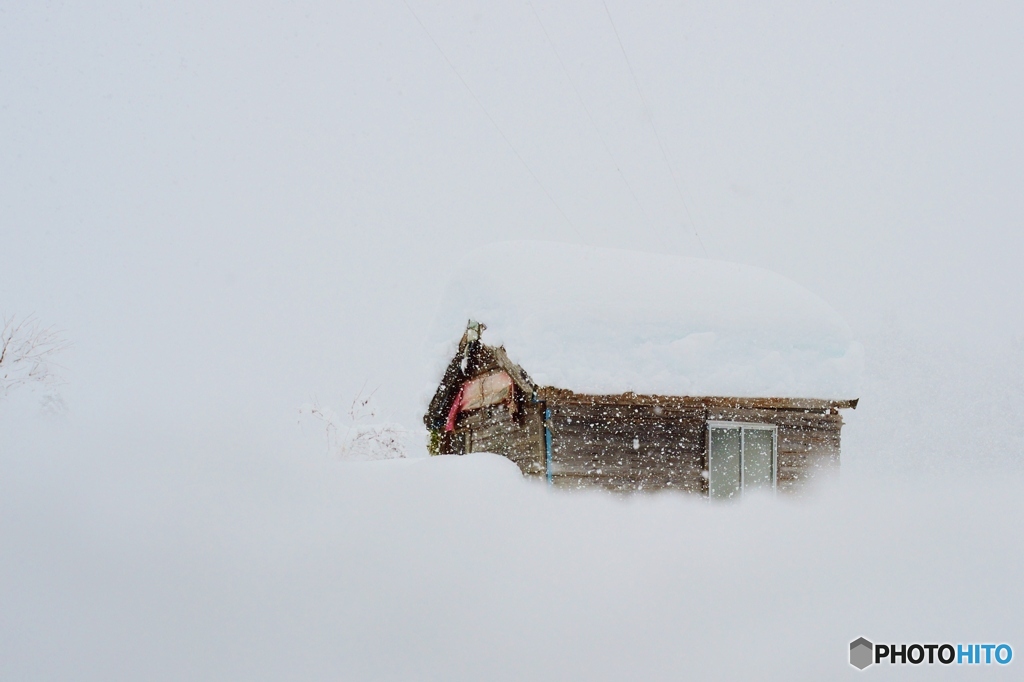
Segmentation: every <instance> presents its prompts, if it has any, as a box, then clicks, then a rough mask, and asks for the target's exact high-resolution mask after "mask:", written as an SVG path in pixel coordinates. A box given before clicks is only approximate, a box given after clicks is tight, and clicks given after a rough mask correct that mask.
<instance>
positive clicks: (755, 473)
mask: <svg viewBox="0 0 1024 682" xmlns="http://www.w3.org/2000/svg"><path fill="white" fill-rule="evenodd" d="M776 449H777V447H776V430H775V427H774V426H769V425H766V424H742V423H736V422H712V423H709V424H708V496H709V497H712V498H715V499H730V498H733V497H736V496H738V495H739V494H740V493H741V492H742V491H743V490H774V488H775V477H776V471H775V470H776V459H777V458H776Z"/></svg>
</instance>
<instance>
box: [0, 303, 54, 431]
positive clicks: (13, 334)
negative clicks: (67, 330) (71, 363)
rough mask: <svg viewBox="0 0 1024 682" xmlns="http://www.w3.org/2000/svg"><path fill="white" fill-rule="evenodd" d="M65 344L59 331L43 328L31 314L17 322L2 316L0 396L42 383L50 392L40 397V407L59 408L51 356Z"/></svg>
mask: <svg viewBox="0 0 1024 682" xmlns="http://www.w3.org/2000/svg"><path fill="white" fill-rule="evenodd" d="M67 346H68V343H67V341H66V340H65V339H64V337H63V335H62V334H61V332H59V331H58V330H56V329H54V328H53V327H43V326H42V325H41V324H39V322H38V321H37V320H36V319H35V318H34V317H26V318H24V319H22V320H20V321H19V320H18V319H17V318H15V317H7V318H4V320H3V328H2V329H0V398H3V397H5V396H6V395H7V394H8V393H10V392H11V391H13V390H14V389H16V388H20V387H22V386H31V385H35V386H45V387H47V388H49V389H51V392H50V393H48V394H47V395H46V396H44V398H43V407H44V409H45V410H46V411H49V412H59V411H61V410H62V409H63V401H61V399H60V396H58V395H57V394H56V393H55V392H54V390H53V389H55V387H56V386H58V385H60V383H61V381H60V376H59V374H58V372H57V370H58V368H59V366H58V365H57V364H56V362H55V360H54V356H56V355H57V354H58V353H60V352H61V351H62V350H64V349H65V348H67Z"/></svg>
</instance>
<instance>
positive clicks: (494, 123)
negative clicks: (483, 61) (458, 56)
mask: <svg viewBox="0 0 1024 682" xmlns="http://www.w3.org/2000/svg"><path fill="white" fill-rule="evenodd" d="M402 3H403V4H404V5H405V7H406V9H408V10H409V13H410V14H412V16H413V18H415V19H416V23H417V24H419V25H420V28H422V29H423V32H424V33H426V34H427V38H429V39H430V42H432V43H433V44H434V47H436V48H437V51H438V52H440V53H441V57H443V58H444V61H445V63H446V64H448V68H450V69H451V70H452V73H454V74H455V77H456V78H458V79H459V82H460V83H462V87H464V88H466V92H468V93H469V95H470V96H471V97H472V98H473V101H475V102H476V103H477V106H479V107H480V110H481V111H483V112H484V116H486V117H487V120H488V121H490V122H491V125H492V126H494V129H495V130H497V131H498V134H499V135H501V139H503V140H505V144H507V145H508V148H509V149H511V150H512V153H513V154H515V155H516V158H517V159H519V162H520V163H521V164H523V168H525V169H526V171H527V172H528V173H529V174H530V176H531V177H532V178H533V180H534V182H536V183H537V185H538V186H539V187H540V189H541V191H542V192H544V195H545V196H546V197H547V198H548V201H550V202H551V203H552V204H553V205H554V207H555V208H556V209H558V212H559V213H560V214H561V215H562V218H564V219H565V222H567V223H568V224H569V227H571V228H572V229H573V232H575V233H576V235H577V236H578V237H579V238H580V239H582V238H583V235H582V234H581V233H580V231H579V229H578V228H577V227H576V224H575V223H573V222H572V220H570V219H569V216H568V215H566V213H565V211H563V210H562V207H561V206H559V205H558V202H557V201H555V198H554V197H553V196H551V193H550V192H549V191H548V188H547V187H545V186H544V183H543V182H541V181H540V178H539V177H537V174H536V173H534V172H533V169H532V168H530V164H528V163H526V159H524V158H523V157H522V155H521V154H520V153H519V150H517V149H516V148H515V145H513V144H512V142H511V140H509V139H508V136H506V135H505V133H504V132H503V131H502V130H501V126H499V125H498V123H497V121H495V120H494V118H493V117H492V116H491V114H490V113H489V112H488V111H487V107H485V106H484V103H483V102H481V101H480V98H479V97H477V96H476V93H475V92H473V88H471V87H469V83H467V82H466V79H465V78H463V77H462V74H461V73H459V70H458V69H456V68H455V65H454V64H453V63H452V60H450V59H448V55H447V54H445V51H444V50H442V49H441V45H440V44H439V43H438V42H437V41H436V40H434V36H432V35H431V34H430V31H429V30H427V26H426V24H424V23H423V21H422V20H421V19H420V17H419V15H418V14H416V11H415V10H413V8H412V6H411V5H410V4H409V2H408V0H402Z"/></svg>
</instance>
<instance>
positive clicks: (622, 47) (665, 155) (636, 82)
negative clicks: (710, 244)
mask: <svg viewBox="0 0 1024 682" xmlns="http://www.w3.org/2000/svg"><path fill="white" fill-rule="evenodd" d="M601 3H602V4H603V5H604V11H605V14H607V15H608V23H610V24H611V25H612V31H614V32H615V40H617V41H618V43H619V49H620V50H622V56H623V58H624V59H625V60H626V67H627V68H628V69H629V75H630V76H632V77H633V85H635V86H636V91H637V92H638V93H640V101H641V102H642V103H643V105H644V113H645V114H646V115H647V121H648V122H649V123H650V124H651V130H653V131H654V137H655V139H656V140H657V141H658V148H659V149H661V156H662V158H664V159H665V165H666V166H668V172H669V175H671V176H672V183H673V184H674V185H675V188H676V193H677V194H678V195H679V200H680V201H681V202H682V204H683V210H684V211H686V217H687V219H688V220H689V221H690V225H692V226H693V235H694V236H695V237H696V238H697V243H699V244H700V249H701V251H703V252H704V257H705V258H707V257H708V250H707V249H706V248H704V240H703V239H701V238H700V233H699V232H698V231H697V223H696V222H694V220H693V216H692V215H690V207H689V206H687V205H686V197H684V196H683V190H682V188H681V187H680V186H679V178H677V177H676V171H675V168H673V167H672V162H671V161H669V158H668V152H666V151H665V144H664V143H663V142H662V141H661V135H659V134H658V127H657V126H656V125H654V117H653V116H651V108H650V107H649V106H648V105H647V98H646V97H644V91H643V89H642V88H641V87H640V81H639V80H638V79H637V77H636V72H635V71H634V70H633V64H632V63H630V61H629V55H628V54H626V47H625V45H623V44H622V38H621V37H620V36H619V29H617V28H616V27H615V20H614V19H612V13H611V10H609V9H608V2H607V0H601Z"/></svg>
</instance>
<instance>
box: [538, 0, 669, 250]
mask: <svg viewBox="0 0 1024 682" xmlns="http://www.w3.org/2000/svg"><path fill="white" fill-rule="evenodd" d="M526 4H527V5H528V6H529V8H530V11H532V12H533V16H534V17H536V19H537V23H538V24H540V30H541V31H543V32H544V37H545V38H546V39H547V41H548V45H549V46H550V47H551V51H552V52H554V53H555V58H556V59H558V64H559V66H561V67H562V73H564V74H565V79H566V80H567V81H569V85H571V86H572V89H573V92H575V93H576V98H577V99H578V100H579V101H580V106H582V107H583V111H584V112H586V114H587V119H588V120H589V121H590V125H591V126H593V127H594V132H596V133H597V138H598V139H599V140H601V144H602V145H603V146H604V150H605V151H606V152H607V153H608V158H610V159H611V161H612V165H613V166H615V170H616V171H617V172H618V174H619V177H620V178H622V182H623V184H625V185H626V189H628V190H629V193H630V195H631V196H632V197H633V201H635V202H636V206H637V208H639V209H640V214H641V215H642V216H643V217H644V220H645V221H646V222H647V225H648V227H650V228H651V230H652V231H654V230H655V227H654V223H653V222H652V221H651V219H650V216H648V215H647V211H645V210H644V207H643V204H642V203H640V198H639V197H638V196H637V194H636V192H635V191H634V190H633V186H632V185H631V184H630V183H629V180H627V179H626V175H625V174H624V173H623V172H622V168H621V167H619V162H618V161H617V160H616V158H615V155H614V154H612V150H611V147H609V146H608V142H607V141H606V140H605V138H604V135H602V134H601V128H600V127H598V125H597V122H596V121H594V117H593V115H592V114H591V113H590V108H589V107H587V103H586V102H585V101H584V100H583V95H582V94H581V93H580V90H579V88H578V87H576V82H575V81H574V80H573V79H572V76H570V75H569V69H568V68H566V66H565V62H564V61H563V60H562V55H561V54H559V52H558V48H557V47H555V43H554V41H553V40H552V39H551V35H550V34H549V33H548V29H547V28H546V27H545V26H544V22H543V21H542V20H541V18H540V14H538V13H537V8H536V7H534V6H533V3H532V2H527V3H526ZM658 236H659V237H661V236H662V235H661V234H660V233H659V234H658ZM660 241H661V242H662V247H664V248H667V244H665V240H664V239H663V238H661V239H660Z"/></svg>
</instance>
